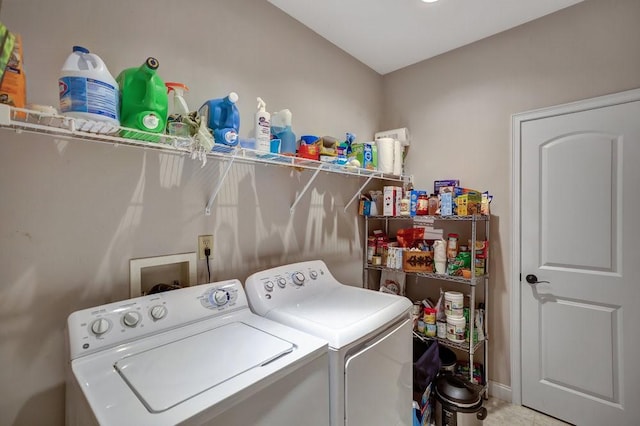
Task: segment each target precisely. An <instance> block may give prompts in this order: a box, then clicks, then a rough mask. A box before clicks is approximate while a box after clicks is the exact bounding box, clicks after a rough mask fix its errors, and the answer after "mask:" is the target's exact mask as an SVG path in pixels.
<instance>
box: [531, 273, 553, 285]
mask: <svg viewBox="0 0 640 426" xmlns="http://www.w3.org/2000/svg"><path fill="white" fill-rule="evenodd" d="M525 280H527V282H528V283H529V284H531V285H533V284H539V283H548V282H549V281H538V277H536V276H535V275H533V274H529V275H527V276H526V277H525Z"/></svg>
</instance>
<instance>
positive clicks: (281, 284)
mask: <svg viewBox="0 0 640 426" xmlns="http://www.w3.org/2000/svg"><path fill="white" fill-rule="evenodd" d="M286 286H287V280H285V279H284V278H278V287H280V288H285V287H286Z"/></svg>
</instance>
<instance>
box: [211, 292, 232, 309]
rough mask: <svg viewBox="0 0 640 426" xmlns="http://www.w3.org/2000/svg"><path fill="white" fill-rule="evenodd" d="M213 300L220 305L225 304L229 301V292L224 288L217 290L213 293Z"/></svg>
mask: <svg viewBox="0 0 640 426" xmlns="http://www.w3.org/2000/svg"><path fill="white" fill-rule="evenodd" d="M213 301H214V302H215V303H216V305H218V306H222V305H225V304H226V303H227V302H228V301H229V293H227V292H226V291H224V290H216V291H215V293H213Z"/></svg>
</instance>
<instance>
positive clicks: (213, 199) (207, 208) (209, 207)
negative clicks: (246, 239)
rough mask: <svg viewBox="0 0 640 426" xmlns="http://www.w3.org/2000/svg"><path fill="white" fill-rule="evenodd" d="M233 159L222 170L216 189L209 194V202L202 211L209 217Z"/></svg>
mask: <svg viewBox="0 0 640 426" xmlns="http://www.w3.org/2000/svg"><path fill="white" fill-rule="evenodd" d="M235 159H236V157H235V155H234V156H233V157H231V158H230V159H229V162H228V163H227V165H226V167H225V168H224V170H223V172H222V176H221V177H220V179H219V180H218V183H217V184H216V187H215V188H213V191H212V192H211V197H209V202H208V203H207V207H206V208H205V209H204V214H205V215H207V216H211V206H213V202H214V201H215V200H216V197H217V196H218V192H220V188H222V184H223V183H224V180H225V179H226V178H227V175H228V174H229V170H231V166H232V165H233V160H235Z"/></svg>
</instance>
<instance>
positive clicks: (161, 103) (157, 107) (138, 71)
mask: <svg viewBox="0 0 640 426" xmlns="http://www.w3.org/2000/svg"><path fill="white" fill-rule="evenodd" d="M159 65H160V64H159V62H158V60H157V59H155V58H147V60H146V61H145V62H144V63H143V64H142V65H141V66H139V67H134V68H128V69H125V70H123V71H122V72H121V73H120V74H119V75H118V78H117V79H116V81H117V82H118V84H119V85H120V93H121V97H120V100H121V105H120V122H121V123H122V125H123V126H124V127H130V128H132V129H139V130H142V131H144V132H150V133H160V132H164V130H165V126H166V123H167V113H168V111H169V97H168V95H167V88H166V86H165V84H164V81H162V79H161V78H160V76H159V75H158V74H157V72H156V70H157V69H158V66H159ZM125 136H126V137H131V138H134V139H145V140H151V141H153V142H156V141H158V140H159V139H157V138H153V137H152V138H148V137H146V136H145V135H142V134H136V133H135V132H128V133H127V134H126V135H125Z"/></svg>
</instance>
